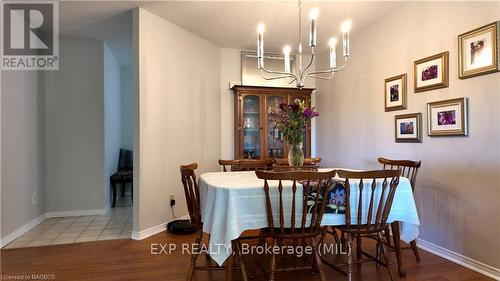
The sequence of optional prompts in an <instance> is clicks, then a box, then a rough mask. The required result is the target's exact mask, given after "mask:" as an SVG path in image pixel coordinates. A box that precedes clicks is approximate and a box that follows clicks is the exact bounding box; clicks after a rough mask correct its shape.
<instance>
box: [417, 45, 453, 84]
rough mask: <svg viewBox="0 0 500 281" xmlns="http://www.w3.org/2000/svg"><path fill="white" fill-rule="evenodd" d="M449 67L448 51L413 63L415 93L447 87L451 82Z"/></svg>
mask: <svg viewBox="0 0 500 281" xmlns="http://www.w3.org/2000/svg"><path fill="white" fill-rule="evenodd" d="M429 64H430V65H429ZM448 68H449V52H448V51H446V52H442V53H439V54H436V55H433V56H430V57H426V58H423V59H419V60H417V61H415V62H414V64H413V86H414V91H415V93H418V92H424V91H430V90H434V89H439V88H447V87H448V84H449V71H448Z"/></svg>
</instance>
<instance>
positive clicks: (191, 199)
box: [180, 163, 248, 281]
mask: <svg viewBox="0 0 500 281" xmlns="http://www.w3.org/2000/svg"><path fill="white" fill-rule="evenodd" d="M197 168H198V164H197V163H193V164H189V165H181V166H180V171H181V181H182V185H183V186H184V195H185V197H186V203H187V207H188V212H189V217H190V219H191V224H192V226H193V227H195V228H197V229H198V234H197V237H196V240H195V243H194V247H195V249H194V251H193V253H192V255H191V263H190V265H189V269H188V276H187V279H186V280H187V281H191V280H192V279H193V273H194V271H195V270H221V269H222V270H223V269H226V270H227V271H226V272H227V278H226V279H227V281H232V271H233V270H232V269H233V264H234V256H235V255H236V256H237V257H238V259H239V262H240V266H239V268H240V269H241V275H242V278H243V281H248V278H247V274H246V270H245V262H244V259H243V255H242V253H241V243H240V242H239V241H238V240H236V241H233V243H232V249H233V252H232V253H231V255H230V256H229V258H228V261H227V262H226V266H225V267H219V266H217V265H212V263H211V260H210V257H209V256H208V255H207V266H198V265H197V263H196V260H197V259H198V256H199V252H200V251H199V250H200V249H201V248H200V246H201V241H202V239H203V224H202V220H201V209H200V192H199V189H198V184H197V181H196V174H195V170H196V169H197Z"/></svg>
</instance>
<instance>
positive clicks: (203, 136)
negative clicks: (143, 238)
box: [133, 9, 221, 231]
mask: <svg viewBox="0 0 500 281" xmlns="http://www.w3.org/2000/svg"><path fill="white" fill-rule="evenodd" d="M136 24H138V26H135V25H136ZM134 29H137V32H134V34H135V35H134V36H137V37H138V45H137V46H134V49H135V50H136V51H138V57H137V58H136V59H138V65H137V66H138V68H137V69H134V70H133V72H134V74H133V75H134V79H138V80H136V81H135V82H134V84H133V87H134V89H137V90H138V91H137V93H135V91H134V94H133V95H138V97H137V98H138V99H139V108H135V110H139V116H136V115H135V114H136V113H137V112H134V113H133V114H134V116H135V118H136V119H135V120H137V121H138V122H139V123H138V124H135V125H134V128H138V130H139V135H138V136H137V137H138V138H139V141H138V146H139V147H138V148H137V147H134V158H135V160H136V161H137V157H140V159H138V161H139V163H138V165H135V166H134V167H135V168H137V167H140V170H139V175H138V180H139V185H138V188H137V189H136V190H134V192H135V193H137V192H138V193H139V194H138V196H134V201H135V203H136V204H134V205H135V206H134V208H135V210H134V214H136V215H137V214H138V217H137V216H136V218H135V220H136V221H134V230H135V231H137V230H145V229H147V228H150V227H153V226H157V225H159V224H162V223H164V222H166V221H168V220H170V219H171V218H172V215H171V213H170V207H169V205H168V202H169V201H168V200H169V195H170V194H174V195H175V197H176V199H177V202H178V203H177V205H176V212H177V213H176V214H177V215H185V214H187V208H186V203H185V201H184V192H183V188H182V184H181V182H180V174H179V165H180V164H188V163H191V162H198V163H199V171H198V173H200V174H201V173H203V172H206V171H215V170H218V164H217V160H218V159H219V157H220V141H221V129H220V126H221V120H220V118H221V108H220V107H221V106H220V85H219V83H220V49H219V48H218V47H216V46H215V45H213V44H211V43H209V42H208V41H206V40H204V39H201V38H199V37H197V36H195V35H193V34H191V33H189V32H187V31H185V30H183V29H181V28H180V27H178V26H175V25H173V24H171V23H169V22H168V21H166V20H164V19H162V18H160V17H158V16H156V15H154V14H152V13H150V12H148V11H146V10H144V9H139V10H138V11H136V13H134ZM137 71H139V72H137ZM136 75H137V76H136ZM135 98H136V97H134V102H135ZM134 122H136V121H134ZM134 134H136V132H134ZM134 145H135V144H134ZM134 164H135V163H134ZM134 171H136V170H134ZM136 174H137V173H136ZM136 174H134V177H136ZM134 180H135V179H134ZM135 186H137V185H135ZM137 200H138V201H139V202H138V203H137Z"/></svg>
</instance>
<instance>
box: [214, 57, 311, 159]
mask: <svg viewBox="0 0 500 281" xmlns="http://www.w3.org/2000/svg"><path fill="white" fill-rule="evenodd" d="M309 58H310V57H309V56H304V60H305V61H308V59H309ZM220 66H221V68H220V77H221V79H220V89H221V90H220V103H221V143H220V147H221V158H222V159H234V93H233V91H232V90H231V89H230V84H231V85H234V84H240V83H241V50H239V49H227V48H222V49H220ZM311 68H312V69H314V68H315V64H313V65H312V67H311ZM268 86H272V84H269V85H268ZM305 86H306V87H307V88H315V87H316V81H315V80H314V79H309V80H306V82H305ZM311 103H312V104H313V106H314V105H315V94H314V93H313V95H312V98H311ZM315 152H316V140H315V121H314V120H313V123H312V127H311V154H312V155H315Z"/></svg>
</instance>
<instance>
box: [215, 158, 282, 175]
mask: <svg viewBox="0 0 500 281" xmlns="http://www.w3.org/2000/svg"><path fill="white" fill-rule="evenodd" d="M219 165H221V166H222V170H223V171H224V172H228V171H231V172H239V171H257V170H270V169H272V165H273V160H272V159H270V158H269V159H236V160H222V159H221V160H219Z"/></svg>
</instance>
